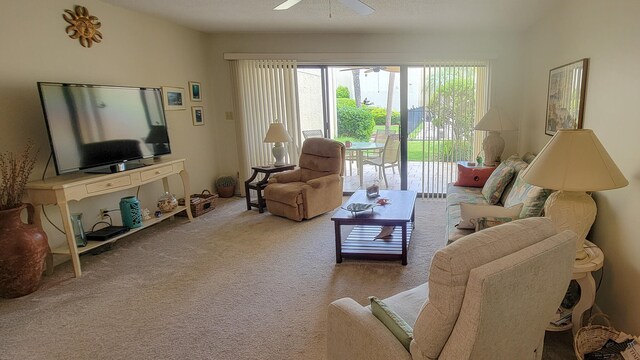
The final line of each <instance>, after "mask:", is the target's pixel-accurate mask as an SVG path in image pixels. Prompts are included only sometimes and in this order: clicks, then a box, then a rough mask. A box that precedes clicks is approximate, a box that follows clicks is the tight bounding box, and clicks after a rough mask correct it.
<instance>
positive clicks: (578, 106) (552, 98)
mask: <svg viewBox="0 0 640 360" xmlns="http://www.w3.org/2000/svg"><path fill="white" fill-rule="evenodd" d="M588 67H589V59H582V60H578V61H576V62H572V63H570V64H567V65H563V66H560V67H557V68H555V69H551V70H550V71H549V90H548V93H547V118H546V122H545V127H544V133H545V134H547V135H551V136H553V135H554V134H555V133H556V131H557V130H559V129H582V117H583V113H584V98H585V93H586V89H587V71H588Z"/></svg>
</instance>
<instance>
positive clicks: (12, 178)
mask: <svg viewBox="0 0 640 360" xmlns="http://www.w3.org/2000/svg"><path fill="white" fill-rule="evenodd" d="M37 156H38V151H37V150H35V146H34V144H33V142H31V141H29V142H28V143H27V145H26V146H25V147H24V150H23V151H22V152H21V153H19V154H15V153H13V152H10V151H6V152H3V153H0V180H1V181H2V182H1V183H0V210H7V209H13V208H16V207H18V206H20V205H21V204H22V195H23V193H24V188H25V186H26V185H27V182H28V181H29V175H31V171H32V170H33V167H34V165H35V163H36V158H37Z"/></svg>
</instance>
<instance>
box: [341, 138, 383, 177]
mask: <svg viewBox="0 0 640 360" xmlns="http://www.w3.org/2000/svg"><path fill="white" fill-rule="evenodd" d="M383 148H384V144H378V143H374V142H354V143H351V146H349V147H347V148H346V149H347V151H351V152H355V153H356V163H357V164H358V176H359V177H360V187H361V188H362V183H363V182H364V181H363V171H362V168H363V165H364V155H363V153H364V152H365V151H367V150H379V149H383Z"/></svg>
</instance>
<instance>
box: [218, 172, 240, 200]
mask: <svg viewBox="0 0 640 360" xmlns="http://www.w3.org/2000/svg"><path fill="white" fill-rule="evenodd" d="M216 189H218V195H220V197H223V198H230V197H232V196H233V194H234V193H235V192H236V179H234V178H233V177H232V176H220V177H219V178H218V179H216Z"/></svg>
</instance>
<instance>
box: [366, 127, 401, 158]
mask: <svg viewBox="0 0 640 360" xmlns="http://www.w3.org/2000/svg"><path fill="white" fill-rule="evenodd" d="M395 133H396V131H395V130H389V131H386V130H384V129H378V130H376V133H375V134H373V135H372V136H371V142H374V143H376V144H384V143H386V142H387V137H389V135H393V134H395ZM380 154H382V149H378V150H368V151H367V152H366V154H365V157H366V158H367V159H375V158H377V157H380Z"/></svg>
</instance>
